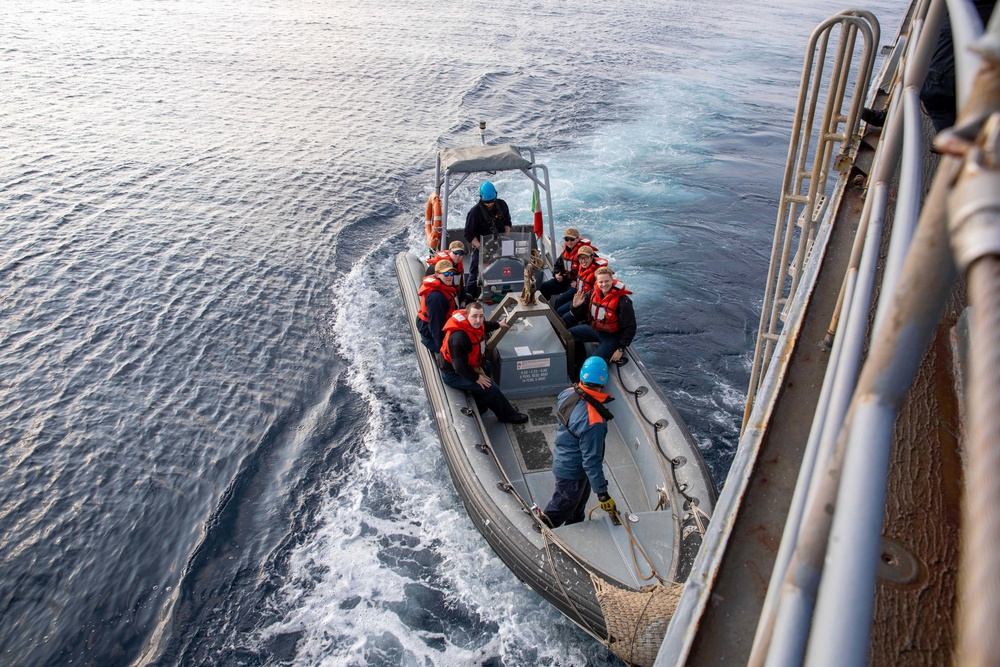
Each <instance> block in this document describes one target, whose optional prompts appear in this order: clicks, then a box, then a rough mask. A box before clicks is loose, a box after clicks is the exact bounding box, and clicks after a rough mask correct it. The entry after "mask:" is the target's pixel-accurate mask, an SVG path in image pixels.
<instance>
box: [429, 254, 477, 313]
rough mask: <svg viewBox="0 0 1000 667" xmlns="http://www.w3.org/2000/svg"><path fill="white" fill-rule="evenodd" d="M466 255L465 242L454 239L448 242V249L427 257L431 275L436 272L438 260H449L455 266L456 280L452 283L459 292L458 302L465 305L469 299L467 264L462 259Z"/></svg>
mask: <svg viewBox="0 0 1000 667" xmlns="http://www.w3.org/2000/svg"><path fill="white" fill-rule="evenodd" d="M464 257H465V244H464V243H462V242H461V241H452V242H451V243H449V244H448V249H447V250H440V251H438V252H437V253H435V254H434V256H433V257H430V258H428V259H427V273H426V275H428V276H430V275H433V274H434V268H435V266H436V265H437V263H438V262H440V261H442V260H448V261H449V262H451V263H452V264H453V265H454V267H455V281H454V282H453V283H452V285H454V286H455V289H456V290H457V292H458V302H459V304H460V305H464V304H465V303H466V301H467V300H468V299H467V298H466V291H465V284H464V282H465V264H464V263H463V262H462V259H463V258H464Z"/></svg>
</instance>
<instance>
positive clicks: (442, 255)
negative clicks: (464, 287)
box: [427, 250, 465, 285]
mask: <svg viewBox="0 0 1000 667" xmlns="http://www.w3.org/2000/svg"><path fill="white" fill-rule="evenodd" d="M443 259H446V260H448V261H449V262H451V253H449V252H448V251H447V250H441V251H440V252H438V254H436V255H434V256H433V257H431V258H430V259H428V260H427V266H429V267H431V268H433V267H434V265H435V264H437V263H438V262H440V261H441V260H443ZM451 263H452V264H455V263H454V262H451ZM455 271H456V272H457V273H455V282H454V284H455V285H461V284H462V278H464V277H465V266H464V265H463V264H462V260H458V264H455Z"/></svg>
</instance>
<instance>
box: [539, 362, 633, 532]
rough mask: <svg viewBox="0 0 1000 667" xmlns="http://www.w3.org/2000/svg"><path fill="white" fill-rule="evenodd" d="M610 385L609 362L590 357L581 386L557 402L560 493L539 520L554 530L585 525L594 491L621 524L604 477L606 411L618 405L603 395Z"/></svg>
mask: <svg viewBox="0 0 1000 667" xmlns="http://www.w3.org/2000/svg"><path fill="white" fill-rule="evenodd" d="M607 381H608V364H607V362H605V361H604V359H601V358H600V357H590V358H589V359H587V360H586V361H585V362H583V367H582V368H581V369H580V383H579V384H578V385H575V386H572V387H570V388H569V389H564V390H563V392H562V393H561V394H559V398H558V399H557V400H556V410H555V412H556V418H557V419H558V420H559V426H558V428H557V429H556V438H555V453H554V454H553V456H552V474H553V475H554V476H555V478H556V488H555V491H554V492H553V494H552V500H550V501H549V504H548V505H546V506H545V509H544V510H543V513H542V515H541V517H540V518H541V519H542V521H544V522H546V523H547V524H548V525H549V526H550V527H552V528H557V527H559V526H561V525H563V524H572V523H579V522H581V521H583V520H584V519H585V518H586V511H587V501H588V499H589V498H590V493H591V491H593V492H594V493H596V494H597V499H598V500H599V501H600V503H601V509H603V510H604V511H605V512H607V513H608V514H609V515H610V516H611V519H612V521H614V522H615V523H618V510H617V508H616V507H615V501H614V500H612V498H611V496H610V495H609V494H608V480H607V479H606V478H605V477H604V443H605V439H606V438H607V435H608V420H610V419H613V418H614V416H613V415H612V414H611V411H610V410H608V408H606V407H605V403H609V402H610V401H611V400H613V399H612V398H611V395H610V394H605V393H604V392H603V391H602V390H603V389H604V385H605V384H606V383H607Z"/></svg>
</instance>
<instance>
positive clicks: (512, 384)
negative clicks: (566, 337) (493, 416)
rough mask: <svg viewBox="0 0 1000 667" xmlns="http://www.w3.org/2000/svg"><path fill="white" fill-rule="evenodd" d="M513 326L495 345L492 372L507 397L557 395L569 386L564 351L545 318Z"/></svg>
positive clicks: (533, 319) (532, 319)
mask: <svg viewBox="0 0 1000 667" xmlns="http://www.w3.org/2000/svg"><path fill="white" fill-rule="evenodd" d="M526 321H527V322H529V323H530V324H531V326H524V325H523V324H522V322H525V320H522V321H521V322H518V323H517V324H515V325H514V330H512V331H511V332H510V333H508V334H507V335H506V336H504V337H503V339H502V340H501V341H500V343H499V345H497V353H498V354H499V355H500V367H499V369H497V373H496V374H495V375H496V377H497V381H498V382H499V383H500V389H501V391H503V393H504V394H505V395H506V396H507V397H508V398H517V397H530V396H545V395H547V394H557V393H559V392H560V391H562V390H563V389H565V388H566V387H568V386H570V384H571V383H570V381H569V374H568V373H567V370H566V350H565V349H563V346H562V342H560V340H559V337H558V336H556V333H555V331H553V330H552V327H551V326H549V323H548V322H547V321H546V320H545V318H531V319H529V320H526Z"/></svg>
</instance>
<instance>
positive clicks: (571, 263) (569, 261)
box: [561, 239, 597, 276]
mask: <svg viewBox="0 0 1000 667" xmlns="http://www.w3.org/2000/svg"><path fill="white" fill-rule="evenodd" d="M583 246H590V247H591V248H594V252H597V248H596V247H594V245H593V244H591V242H590V239H577V241H576V245H575V246H573V249H572V250H569V249H567V248H566V246H565V245H563V251H562V258H561V259H562V264H563V270H565V271H566V273H568V274H570V275H571V276H575V275H576V273H577V271H579V270H580V262H579V261H578V260H577V258H576V253H578V252H580V248H582V247H583Z"/></svg>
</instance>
